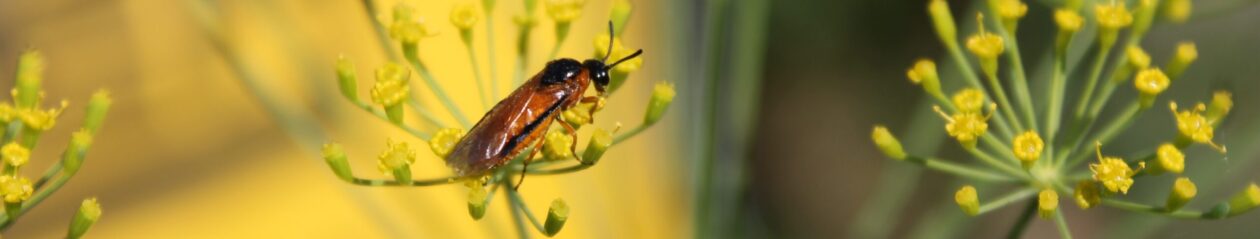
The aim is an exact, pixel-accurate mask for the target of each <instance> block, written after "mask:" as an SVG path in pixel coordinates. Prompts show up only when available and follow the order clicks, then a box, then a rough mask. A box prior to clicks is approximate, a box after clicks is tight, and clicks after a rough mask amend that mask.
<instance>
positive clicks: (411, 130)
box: [351, 100, 442, 141]
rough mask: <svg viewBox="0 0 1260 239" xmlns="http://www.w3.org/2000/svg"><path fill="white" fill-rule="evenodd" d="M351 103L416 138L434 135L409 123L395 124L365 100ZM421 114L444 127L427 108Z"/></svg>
mask: <svg viewBox="0 0 1260 239" xmlns="http://www.w3.org/2000/svg"><path fill="white" fill-rule="evenodd" d="M351 103H354V104H355V106H358V107H359V108H360V109H363V110H364V111H367V112H368V113H369V114H372V115H375V116H376V118H378V119H381V120H383V121H385V122H386V123H389V124H391V125H394V126H395V127H398V128H399V129H402V130H404V131H407V133H409V134H411V135H412V136H415V137H416V138H420V140H424V141H429V138H431V137H432V134H430V133H429V132H427V131H423V130H420V129H416V128H413V127H411V126H408V125H407V124H395V123H394V122H393V121H390V120H389V116H386V115H385V112H384V111H381V110H380V109H378V108H376V107H372V105H369V104H367V103H365V102H363V101H360V100H355V101H353V102H351ZM421 109H422V108H421ZM420 115H421V117H424V118H425V119H427V120H429V121H430V122H432V123H433V124H434V125H437V126H438V127H442V124H441V123H440V122H437V121H436V119H433V118H432V117H433V116H432V115H430V114H429V112H428V111H427V110H425V111H420Z"/></svg>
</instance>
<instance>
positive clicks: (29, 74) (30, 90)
mask: <svg viewBox="0 0 1260 239" xmlns="http://www.w3.org/2000/svg"><path fill="white" fill-rule="evenodd" d="M43 74H44V55H43V54H40V53H39V52H38V51H34V50H28V51H26V52H23V53H22V56H20V57H19V58H18V66H17V79H16V81H17V83H15V84H14V91H13V101H14V102H16V103H17V107H18V108H19V109H30V108H34V107H35V106H36V105H37V104H39V101H40V98H41V97H40V95H42V94H43V92H42V91H43V89H41V88H40V82H41V81H43Z"/></svg>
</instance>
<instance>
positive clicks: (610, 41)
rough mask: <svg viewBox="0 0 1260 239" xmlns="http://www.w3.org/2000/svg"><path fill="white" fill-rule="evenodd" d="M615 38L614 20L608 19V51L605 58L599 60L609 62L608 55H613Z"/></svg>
mask: <svg viewBox="0 0 1260 239" xmlns="http://www.w3.org/2000/svg"><path fill="white" fill-rule="evenodd" d="M613 39H614V38H613V24H612V21H608V52H607V53H604V59H602V60H599V62H608V57H610V56H612V50H613V43H615V42H613Z"/></svg>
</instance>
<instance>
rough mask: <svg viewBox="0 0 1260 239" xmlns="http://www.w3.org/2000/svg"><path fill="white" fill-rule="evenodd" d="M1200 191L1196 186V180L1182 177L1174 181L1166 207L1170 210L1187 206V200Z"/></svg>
mask: <svg viewBox="0 0 1260 239" xmlns="http://www.w3.org/2000/svg"><path fill="white" fill-rule="evenodd" d="M1197 193H1198V189H1197V188H1196V187H1195V186H1194V182H1191V181H1190V178H1187V177H1180V178H1177V181H1174V182H1173V188H1172V193H1169V194H1168V203H1167V204H1165V205H1166V206H1165V209H1166V210H1168V211H1170V212H1171V211H1177V209H1181V206H1185V205H1186V202H1190V199H1194V195H1195V194H1197Z"/></svg>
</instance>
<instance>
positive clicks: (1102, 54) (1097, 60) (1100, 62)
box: [1076, 43, 1114, 123]
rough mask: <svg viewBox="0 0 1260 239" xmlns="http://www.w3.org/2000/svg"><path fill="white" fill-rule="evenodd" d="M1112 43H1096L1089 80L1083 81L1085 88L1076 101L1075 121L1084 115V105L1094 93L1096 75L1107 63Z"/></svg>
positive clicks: (1096, 85)
mask: <svg viewBox="0 0 1260 239" xmlns="http://www.w3.org/2000/svg"><path fill="white" fill-rule="evenodd" d="M1112 45H1114V43H1113V44H1106V43H1100V44H1099V45H1098V55H1096V56H1094V67H1093V68H1092V70H1090V73H1089V80H1088V81H1086V83H1085V90H1084V91H1081V96H1080V97H1081V98H1080V100H1078V101H1077V102H1076V119H1077V121H1080V119H1082V118H1084V117H1085V107H1086V106H1088V105H1089V101H1090V97H1091V96H1093V95H1094V88H1097V87H1098V77H1099V76H1100V75H1102V70H1103V66H1106V65H1107V64H1106V63H1107V55H1110V54H1111V47H1112ZM1077 123H1080V122H1077Z"/></svg>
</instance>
